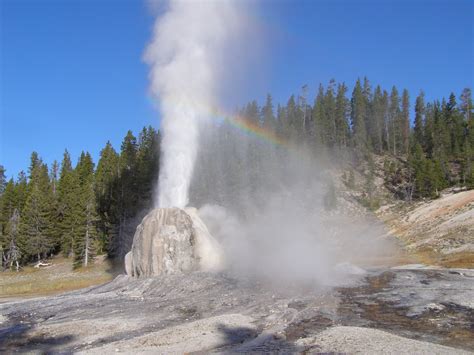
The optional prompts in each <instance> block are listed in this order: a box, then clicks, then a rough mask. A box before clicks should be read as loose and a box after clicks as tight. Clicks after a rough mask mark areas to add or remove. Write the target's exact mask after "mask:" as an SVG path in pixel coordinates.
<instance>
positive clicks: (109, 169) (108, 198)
mask: <svg viewBox="0 0 474 355" xmlns="http://www.w3.org/2000/svg"><path fill="white" fill-rule="evenodd" d="M119 176H120V162H119V155H118V154H117V152H116V151H115V149H114V148H113V147H112V144H111V143H110V142H107V144H106V145H105V147H104V149H102V150H101V152H100V159H99V162H98V163H97V169H96V172H95V193H96V197H97V211H98V216H99V222H98V229H99V231H100V233H99V240H100V243H101V248H104V249H107V251H108V252H109V254H110V255H112V253H113V250H112V249H113V248H112V247H113V243H112V241H113V239H114V236H115V234H114V233H115V232H116V231H117V230H118V223H119V209H118V201H119V197H120V196H119Z"/></svg>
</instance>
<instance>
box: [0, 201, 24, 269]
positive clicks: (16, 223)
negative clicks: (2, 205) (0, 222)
mask: <svg viewBox="0 0 474 355" xmlns="http://www.w3.org/2000/svg"><path fill="white" fill-rule="evenodd" d="M19 229H20V213H19V212H18V209H17V208H15V210H14V211H13V213H12V215H11V217H10V220H9V221H8V224H7V228H6V233H7V238H6V240H5V241H6V246H7V247H6V249H7V250H6V252H5V255H4V257H3V259H2V261H3V262H4V264H5V267H9V268H10V269H11V268H12V267H13V264H15V266H16V271H18V270H19V269H20V259H21V251H20V249H19V248H18V237H19V234H20V233H19Z"/></svg>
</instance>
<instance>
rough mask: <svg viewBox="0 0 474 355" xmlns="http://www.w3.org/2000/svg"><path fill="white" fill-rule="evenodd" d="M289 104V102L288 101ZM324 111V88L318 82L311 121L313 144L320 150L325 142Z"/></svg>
mask: <svg viewBox="0 0 474 355" xmlns="http://www.w3.org/2000/svg"><path fill="white" fill-rule="evenodd" d="M288 105H290V102H288ZM324 121H325V112H324V88H323V86H322V84H319V89H318V94H317V96H316V99H315V100H314V106H313V110H312V123H313V126H314V146H315V147H316V149H317V150H319V151H320V150H321V149H322V147H323V145H325V144H326V142H327V139H326V137H327V136H326V131H325V128H326V125H325V124H324Z"/></svg>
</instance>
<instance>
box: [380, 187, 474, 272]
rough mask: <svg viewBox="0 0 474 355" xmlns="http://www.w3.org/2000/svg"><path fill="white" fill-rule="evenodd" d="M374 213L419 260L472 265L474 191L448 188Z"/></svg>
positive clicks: (456, 265)
mask: <svg viewBox="0 0 474 355" xmlns="http://www.w3.org/2000/svg"><path fill="white" fill-rule="evenodd" d="M376 213H377V215H378V216H379V218H381V219H382V220H383V221H384V222H385V223H386V224H387V225H388V226H389V227H390V228H391V231H390V232H391V233H392V234H393V235H395V236H397V237H398V238H400V239H401V240H402V241H403V242H404V244H405V246H406V248H407V250H408V251H409V252H410V253H412V254H413V253H414V254H415V255H417V256H418V257H419V259H420V260H421V261H423V262H425V263H428V264H438V265H445V266H455V267H468V268H472V267H474V190H470V191H453V190H447V191H445V192H444V193H443V194H442V195H441V197H440V198H438V199H436V200H430V201H419V202H415V203H412V204H406V203H403V202H398V203H394V204H391V205H387V206H384V207H382V208H380V209H379V210H378V211H377V212H376Z"/></svg>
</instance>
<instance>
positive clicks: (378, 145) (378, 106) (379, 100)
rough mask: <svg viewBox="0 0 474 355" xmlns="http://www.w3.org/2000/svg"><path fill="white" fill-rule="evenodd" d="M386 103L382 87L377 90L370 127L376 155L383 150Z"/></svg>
mask: <svg viewBox="0 0 474 355" xmlns="http://www.w3.org/2000/svg"><path fill="white" fill-rule="evenodd" d="M385 109H386V108H385V103H384V98H383V94H382V89H381V88H380V86H377V87H376V88H375V92H374V98H373V103H372V119H371V124H370V125H369V133H370V140H371V142H372V145H373V147H374V151H375V152H376V153H379V154H380V153H381V152H382V150H383V133H384V121H385Z"/></svg>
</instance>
